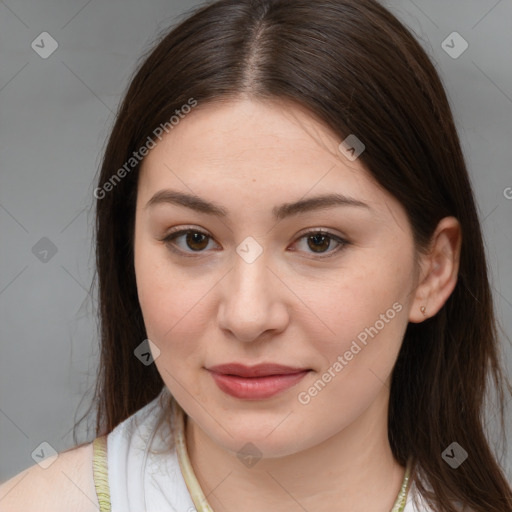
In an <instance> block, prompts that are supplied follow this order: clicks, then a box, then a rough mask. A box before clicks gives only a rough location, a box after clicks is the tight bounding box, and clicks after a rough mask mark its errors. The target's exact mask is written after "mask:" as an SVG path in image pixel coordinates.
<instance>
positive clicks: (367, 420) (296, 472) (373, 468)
mask: <svg viewBox="0 0 512 512" xmlns="http://www.w3.org/2000/svg"><path fill="white" fill-rule="evenodd" d="M388 400H389V391H388V388H387V387H384V388H383V393H382V394H381V395H379V397H378V398H377V399H376V400H375V401H374V402H373V404H372V405H371V406H370V407H369V408H368V409H367V410H366V411H365V412H364V413H363V414H362V415H361V416H359V417H358V419H357V420H356V421H355V422H354V423H352V424H351V425H349V426H348V427H347V428H345V429H343V430H342V431H340V432H338V433H337V434H335V435H334V436H332V437H331V438H329V439H327V440H325V441H324V442H322V443H320V444H318V445H316V446H314V447H312V448H310V449H307V450H304V451H301V452H297V453H294V454H291V455H288V456H285V457H277V458H263V459H261V460H259V461H258V462H257V463H256V464H255V465H254V466H252V467H245V466H244V465H243V464H241V463H240V460H239V459H238V457H237V455H236V453H233V452H231V451H227V450H225V449H224V448H223V447H221V446H219V445H218V444H216V443H215V442H214V441H213V440H212V439H210V438H209V437H208V435H207V434H206V433H205V432H204V431H203V430H202V429H201V428H200V427H199V426H198V425H197V424H196V423H195V422H194V421H193V420H192V419H191V418H187V422H186V443H187V449H188V454H189V458H190V462H191V465H192V467H193V469H194V472H195V475H196V478H197V480H198V482H199V485H200V486H201V488H202V490H203V492H204V495H205V497H206V499H207V501H208V502H209V503H210V505H211V507H212V508H213V509H214V510H216V511H217V510H222V511H225V512H235V511H239V510H244V512H261V511H262V510H272V511H275V512H281V511H282V512H284V511H287V512H289V511H290V510H297V511H300V510H315V511H319V512H324V511H325V512H327V511H329V512H332V511H333V510H335V511H336V512H349V511H350V512H363V511H365V512H366V511H368V510H372V511H375V512H389V511H390V510H391V508H392V507H393V504H394V502H395V500H396V497H397V495H398V493H399V491H400V486H401V484H402V480H403V478H404V472H405V468H403V467H402V466H400V465H399V464H398V462H397V461H396V460H395V459H394V457H393V454H392V451H391V447H390V445H389V441H388V431H387V406H388Z"/></svg>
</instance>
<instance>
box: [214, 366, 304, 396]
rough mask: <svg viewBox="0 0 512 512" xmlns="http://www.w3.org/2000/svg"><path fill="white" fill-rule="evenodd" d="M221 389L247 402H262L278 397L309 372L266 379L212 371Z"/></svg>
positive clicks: (270, 376)
mask: <svg viewBox="0 0 512 512" xmlns="http://www.w3.org/2000/svg"><path fill="white" fill-rule="evenodd" d="M210 373H211V375H212V377H213V380H214V381H215V383H216V384H217V386H219V388H220V389H221V390H222V391H224V392H225V393H227V394H228V395H231V396H234V397H235V398H243V399H245V400H262V399H265V398H270V397H272V396H274V395H277V394H278V393H280V392H281V391H284V390H285V389H288V388H290V387H292V386H293V385H294V384H297V382H299V381H300V380H301V379H302V378H303V377H304V376H305V375H306V374H307V373H309V370H304V371H302V372H297V373H290V374H287V375H268V376H266V377H250V378H249V377H237V376H235V375H225V374H222V373H215V372H212V371H210Z"/></svg>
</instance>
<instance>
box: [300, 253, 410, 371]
mask: <svg viewBox="0 0 512 512" xmlns="http://www.w3.org/2000/svg"><path fill="white" fill-rule="evenodd" d="M371 259H372V261H370V258H368V259H366V260H365V259H363V258H359V261H358V263H357V265H353V266H347V267H345V268H344V269H343V270H342V273H343V274H342V276H341V277H340V278H339V279H337V280H336V281H334V282H330V283H325V286H326V287H328V288H329V293H328V294H327V293H324V294H321V293H317V294H315V296H313V297H310V298H311V302H310V303H309V304H311V309H312V310H313V311H314V312H316V313H317V314H318V316H319V318H320V319H321V320H322V322H321V324H322V331H323V336H314V337H313V338H312V341H313V340H315V341H313V342H314V343H315V344H316V348H317V351H318V352H319V353H322V354H323V356H324V357H323V360H324V364H325V366H326V367H329V366H331V365H332V364H333V363H334V362H335V361H336V360H337V358H338V356H345V355H346V357H345V360H346V361H347V364H346V366H345V367H344V370H343V372H344V373H352V372H354V371H356V372H358V371H359V370H358V368H363V367H364V368H365V369H366V370H365V371H368V368H372V369H373V368H374V367H375V368H376V371H375V373H377V370H379V371H382V372H383V373H385V374H386V373H387V371H388V369H390V368H391V367H392V365H393V363H394V360H395V358H396V356H397V354H398V351H399V349H400V345H401V341H402V338H403V334H404V332H405V328H406V326H407V322H408V319H407V315H406V311H407V303H406V300H407V293H408V290H409V288H408V287H409V286H410V279H409V277H408V276H409V275H410V270H412V263H411V262H412V258H411V259H407V258H404V256H403V255H402V256H401V258H399V255H398V254H396V252H395V253H392V254H391V255H390V256H389V257H388V258H387V259H386V260H383V259H380V258H379V259H377V260H376V261H373V260H374V259H375V258H374V257H372V258H371ZM409 267H411V268H409ZM346 370H347V371H346Z"/></svg>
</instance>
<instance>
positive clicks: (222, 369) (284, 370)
mask: <svg viewBox="0 0 512 512" xmlns="http://www.w3.org/2000/svg"><path fill="white" fill-rule="evenodd" d="M208 369H209V370H210V371H212V372H215V373H221V374H224V375H235V376H238V377H265V376H268V375H289V374H290V373H299V372H303V371H306V370H308V368H293V367H291V366H284V365H281V364H274V363H265V364H257V365H255V366H245V365H243V364H240V363H228V364H220V365H217V366H211V367H210V368H208Z"/></svg>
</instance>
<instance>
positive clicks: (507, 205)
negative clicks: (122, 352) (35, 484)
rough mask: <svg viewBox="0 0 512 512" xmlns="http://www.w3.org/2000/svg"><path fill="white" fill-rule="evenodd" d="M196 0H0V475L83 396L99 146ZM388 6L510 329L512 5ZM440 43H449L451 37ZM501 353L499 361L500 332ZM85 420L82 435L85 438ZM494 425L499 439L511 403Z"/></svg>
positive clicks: (65, 436) (89, 365)
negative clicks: (422, 63) (449, 143)
mask: <svg viewBox="0 0 512 512" xmlns="http://www.w3.org/2000/svg"><path fill="white" fill-rule="evenodd" d="M198 3H199V2H195V1H190V0H188V1H186V0H181V1H178V0H151V1H145V2H137V1H134V0H130V1H126V0H124V1H121V0H109V1H108V2H107V1H100V0H89V1H87V0H66V1H64V0H39V1H38V2H32V1H29V0H5V1H0V173H1V188H0V234H1V238H0V240H1V243H0V262H1V264H0V343H1V361H0V464H1V466H0V481H4V480H6V479H7V478H10V477H11V476H13V475H14V474H16V473H18V472H19V471H21V470H23V469H25V468H27V467H28V466H31V465H33V464H34V460H33V459H32V457H31V453H32V452H33V451H34V449H35V448H36V447H37V446H38V445H39V444H40V443H41V442H43V441H46V442H48V443H49V444H50V445H51V446H52V447H54V448H55V450H57V451H62V450H64V449H67V448H69V447H71V446H73V437H72V428H73V424H74V421H75V420H76V419H78V418H79V417H81V415H82V413H83V412H85V410H86V406H88V405H89V399H90V397H91V393H90V392H91V390H92V385H93V384H94V376H95V369H96V365H97V362H98V344H97V335H96V317H95V308H96V304H95V303H94V301H93V299H92V297H91V295H89V290H90V284H91V280H92V278H93V271H94V253H93V245H92V225H93V210H92V204H93V194H92V191H93V189H94V177H95V175H96V171H97V169H98V165H99V163H100V156H101V151H102V149H103V148H104V144H105V139H106V137H107V136H108V133H109V128H110V127H111V125H112V122H113V117H114V116H113V112H114V111H115V109H116V107H117V104H118V102H119V100H120V98H121V95H122V93H123V92H124V90H125V88H126V86H127V85H128V81H129V77H130V76H131V73H132V71H133V69H134V66H135V61H136V59H137V58H138V57H139V56H140V55H141V54H142V53H143V52H144V51H145V50H147V49H148V48H149V47H150V45H151V42H152V41H153V40H154V38H155V36H156V34H157V33H158V32H159V31H160V30H161V29H163V28H164V27H166V26H168V25H170V24H171V23H172V22H173V21H174V20H175V19H176V16H178V15H183V13H184V12H185V11H187V10H188V9H190V8H191V7H193V6H194V5H197V4H198ZM386 5H387V6H388V7H389V8H390V9H391V10H392V11H393V12H394V13H395V14H396V15H397V16H398V17H399V18H400V19H401V20H402V21H404V22H405V23H406V25H408V26H409V27H410V28H411V29H412V30H413V31H414V32H415V33H416V36H417V37H418V39H419V40H420V42H421V43H422V44H423V46H424V47H425V48H426V49H427V51H428V53H429V55H430V56H431V57H432V58H433V60H434V61H435V63H436V66H437V68H438V69H439V71H440V73H441V76H442V78H443V81H444V83H445V86H446V88H447V92H448V95H449V98H450V101H451V104H452V106H453V111H454V115H455V119H456V123H457V126H458V129H459V133H460V136H461V140H462V144H463V149H464V151H465V154H466V156H467V162H468V165H469V169H470V173H471V177H472V181H473V184H474V189H475V193H476V196H477V201H478V205H479V210H480V215H481V219H482V222H483V229H484V233H485V239H486V246H487V250H488V257H489V265H490V267H491V270H492V282H493V288H494V292H495V297H496V302H497V310H498V315H499V318H500V320H501V322H502V325H503V330H504V331H505V333H506V334H507V335H508V336H509V337H511V336H510V334H511V333H512V321H511V317H512V314H511V313H512V272H511V267H512V235H511V230H510V222H511V220H512V199H507V197H506V196H507V195H508V197H509V198H512V189H508V187H512V172H511V169H510V162H511V161H512V141H511V134H512V63H511V60H510V51H511V49H512V29H511V27H512V3H511V1H510V0H500V1H496V0H471V1H469V0H457V1H455V0H454V1H451V2H446V1H443V0H415V1H414V2H413V1H411V0H389V1H387V2H386ZM453 31H457V32H458V33H460V34H461V36H462V37H463V38H464V39H465V40H466V41H467V43H468V44H469V47H468V49H467V50H466V51H465V52H464V53H462V55H460V56H459V57H458V58H452V57H451V56H450V55H448V53H447V52H446V51H445V50H444V49H443V47H442V42H443V41H444V40H445V39H446V38H447V36H448V35H449V34H451V33H452V32H453ZM42 32H48V33H49V34H50V35H51V36H52V37H53V38H54V39H55V40H56V41H57V43H58V48H57V50H56V51H55V52H54V53H53V54H52V55H50V56H49V57H48V58H46V59H43V58H42V57H40V56H39V54H38V53H36V51H35V50H34V49H32V47H31V43H32V41H34V40H36V42H38V41H39V44H40V46H41V43H40V38H38V36H39V35H40V34H41V33H42ZM36 38H37V39H36ZM445 44H449V45H451V46H454V49H452V51H454V50H458V49H460V48H461V46H460V42H459V41H457V40H454V42H453V43H452V42H451V40H450V39H449V40H448V42H447V43H445ZM45 48H46V50H47V49H48V48H49V46H48V40H46V43H45ZM41 51H42V50H41ZM507 191H509V192H510V193H509V194H507ZM507 225H508V226H509V227H508V228H507ZM44 237H46V238H47V239H49V240H50V241H51V243H50V242H48V241H47V240H43V241H40V240H41V239H42V238H44ZM36 244H38V245H36ZM34 246H36V249H33V247H34ZM51 247H54V248H55V249H56V251H57V252H56V253H55V254H52V252H51ZM45 249H46V250H48V251H49V252H48V253H47V254H46V255H45V254H44V252H41V251H43V250H45ZM55 249H54V250H55ZM34 253H35V254H34ZM45 259H46V261H45ZM504 351H505V355H506V364H507V368H509V369H510V368H511V367H512V350H511V346H510V344H509V343H508V342H507V343H505V344H504ZM509 373H510V372H509ZM84 397H85V398H84ZM493 414H494V412H493V411H491V413H490V417H491V419H490V421H489V425H491V426H492V425H493V423H494V422H493V420H492V415H493ZM84 423H85V422H84ZM84 423H82V429H80V430H79V442H85V441H90V440H92V439H93V437H94V436H93V431H92V429H90V430H89V432H87V431H86V429H85V424H84ZM91 426H92V424H91ZM507 427H508V429H507V430H508V435H509V436H510V437H512V422H511V421H510V416H509V417H508V423H507ZM491 431H492V429H491ZM509 442H510V439H509ZM511 455H512V453H509V455H508V459H507V461H506V471H507V474H508V477H509V480H512V460H511Z"/></svg>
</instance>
